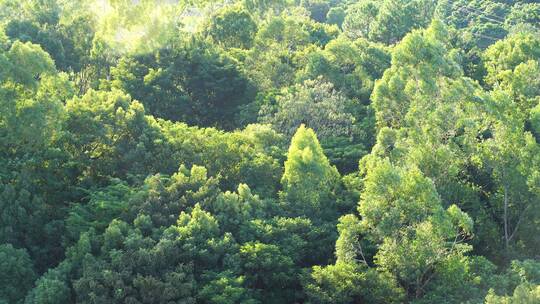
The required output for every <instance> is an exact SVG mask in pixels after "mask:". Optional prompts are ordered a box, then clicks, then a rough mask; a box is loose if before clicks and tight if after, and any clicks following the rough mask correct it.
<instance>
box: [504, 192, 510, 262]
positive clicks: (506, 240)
mask: <svg viewBox="0 0 540 304" xmlns="http://www.w3.org/2000/svg"><path fill="white" fill-rule="evenodd" d="M509 243H510V237H509V235H508V187H507V186H506V185H505V186H504V247H505V249H506V253H508V248H509Z"/></svg>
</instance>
